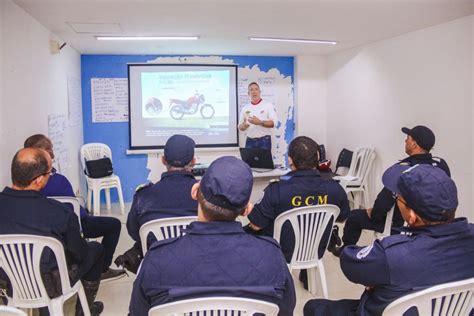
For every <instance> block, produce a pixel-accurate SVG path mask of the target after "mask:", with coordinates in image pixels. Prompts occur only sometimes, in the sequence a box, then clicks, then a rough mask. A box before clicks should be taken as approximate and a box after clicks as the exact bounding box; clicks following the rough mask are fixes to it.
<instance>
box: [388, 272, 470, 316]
mask: <svg viewBox="0 0 474 316" xmlns="http://www.w3.org/2000/svg"><path fill="white" fill-rule="evenodd" d="M473 292H474V278H470V279H467V280H463V281H456V282H450V283H444V284H440V285H436V286H433V287H430V288H427V289H425V290H422V291H419V292H415V293H412V294H408V295H405V296H402V297H400V298H399V299H397V300H395V301H393V302H392V303H390V305H388V306H387V307H386V308H385V310H384V311H383V313H382V315H383V316H395V315H396V316H399V315H403V313H404V312H405V311H407V310H408V309H410V308H411V307H413V306H415V307H416V308H417V309H418V315H432V316H438V315H439V316H441V315H443V316H457V315H459V316H461V315H462V316H467V315H469V312H470V311H471V309H472V308H473V306H474V299H473Z"/></svg>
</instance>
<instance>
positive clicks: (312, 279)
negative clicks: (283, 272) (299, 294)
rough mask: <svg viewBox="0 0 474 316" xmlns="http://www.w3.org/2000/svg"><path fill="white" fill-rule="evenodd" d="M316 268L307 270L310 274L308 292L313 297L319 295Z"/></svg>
mask: <svg viewBox="0 0 474 316" xmlns="http://www.w3.org/2000/svg"><path fill="white" fill-rule="evenodd" d="M316 269H317V268H316V267H314V268H310V269H308V270H307V272H308V291H309V292H310V293H311V294H313V295H316V293H317V290H316V287H317V286H316Z"/></svg>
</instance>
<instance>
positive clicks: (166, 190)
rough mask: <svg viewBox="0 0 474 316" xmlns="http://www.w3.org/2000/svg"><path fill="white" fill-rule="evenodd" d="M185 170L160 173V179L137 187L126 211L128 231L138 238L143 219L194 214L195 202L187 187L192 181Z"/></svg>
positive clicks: (190, 185)
mask: <svg viewBox="0 0 474 316" xmlns="http://www.w3.org/2000/svg"><path fill="white" fill-rule="evenodd" d="M196 182H197V181H196V179H195V178H194V176H193V175H192V174H191V173H190V172H187V171H170V172H164V173H163V174H162V175H161V180H160V181H159V182H157V183H155V184H150V185H148V186H145V187H143V188H141V189H138V190H137V192H136V193H135V196H134V197H133V203H132V207H131V209H130V213H128V219H127V230H128V234H129V235H130V236H131V237H132V238H133V240H135V241H140V236H139V231H140V227H141V226H142V225H143V224H145V223H146V222H149V221H152V220H155V219H160V218H168V217H180V216H196V215H197V201H196V200H193V198H192V197H191V188H192V187H193V185H194V184H195V183H196Z"/></svg>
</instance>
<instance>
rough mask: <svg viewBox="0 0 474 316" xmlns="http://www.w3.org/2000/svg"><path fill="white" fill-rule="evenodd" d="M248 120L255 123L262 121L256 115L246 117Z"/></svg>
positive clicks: (258, 123)
mask: <svg viewBox="0 0 474 316" xmlns="http://www.w3.org/2000/svg"><path fill="white" fill-rule="evenodd" d="M248 121H249V122H250V123H252V124H255V125H262V123H263V121H262V120H260V119H259V118H258V117H256V116H255V115H254V116H251V117H249V118H248Z"/></svg>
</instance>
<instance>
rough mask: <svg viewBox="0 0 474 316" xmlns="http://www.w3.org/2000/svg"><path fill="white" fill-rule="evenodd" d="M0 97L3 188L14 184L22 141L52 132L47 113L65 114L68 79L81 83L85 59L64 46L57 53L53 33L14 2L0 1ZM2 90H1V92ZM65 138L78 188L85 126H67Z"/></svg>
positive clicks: (0, 180)
mask: <svg viewBox="0 0 474 316" xmlns="http://www.w3.org/2000/svg"><path fill="white" fill-rule="evenodd" d="M0 7H1V8H2V11H3V16H2V20H1V29H0V34H1V35H0V40H1V50H0V57H1V62H0V65H3V67H2V68H0V74H1V77H0V78H1V81H0V84H1V85H0V86H1V88H2V90H3V93H2V94H0V97H1V99H0V100H1V106H2V112H1V114H2V125H1V127H0V131H1V139H2V144H1V149H2V155H1V156H2V158H1V160H0V163H1V164H0V171H1V172H2V173H0V185H1V186H2V187H3V186H5V185H9V184H10V172H9V170H10V162H11V158H12V157H13V155H14V153H15V152H16V150H18V149H19V148H21V147H22V145H23V141H24V140H25V139H26V138H27V137H28V136H30V135H32V134H35V133H43V134H46V135H47V134H48V127H47V118H48V115H49V114H67V113H68V97H67V76H74V77H76V78H78V79H80V76H81V69H80V67H81V59H80V55H79V53H78V52H77V51H75V50H74V49H73V48H71V47H69V46H66V47H65V48H64V49H63V50H62V51H61V54H56V55H53V54H51V53H50V50H49V40H50V38H54V35H53V34H51V32H50V31H49V30H47V29H46V28H45V27H43V26H42V25H41V24H40V23H38V22H37V21H36V20H34V19H33V18H32V17H31V16H30V15H28V14H27V13H26V12H25V11H23V10H22V9H21V8H19V7H18V6H17V5H15V4H14V3H12V2H11V1H9V0H8V1H0ZM2 90H0V91H2ZM65 140H66V143H67V146H68V150H69V153H68V155H69V163H70V168H69V169H68V170H67V172H66V173H65V175H66V176H67V177H68V178H69V179H70V180H71V182H72V184H73V187H74V188H75V189H77V188H78V187H79V179H80V178H79V166H78V163H79V159H78V151H79V147H80V145H81V144H82V140H83V137H82V122H81V124H80V125H79V126H75V127H68V128H67V130H66V133H65Z"/></svg>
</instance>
